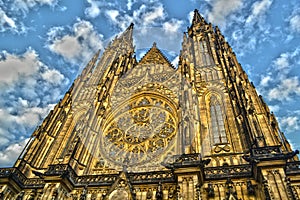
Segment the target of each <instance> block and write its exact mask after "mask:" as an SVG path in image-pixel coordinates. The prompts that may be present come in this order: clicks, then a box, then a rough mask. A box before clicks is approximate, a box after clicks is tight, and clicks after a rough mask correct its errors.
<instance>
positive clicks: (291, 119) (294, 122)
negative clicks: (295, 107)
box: [279, 116, 300, 131]
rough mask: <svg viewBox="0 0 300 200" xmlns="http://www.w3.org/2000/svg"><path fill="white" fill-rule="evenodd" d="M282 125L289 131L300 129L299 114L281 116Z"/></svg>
mask: <svg viewBox="0 0 300 200" xmlns="http://www.w3.org/2000/svg"><path fill="white" fill-rule="evenodd" d="M279 121H280V125H281V126H282V127H283V128H284V129H285V130H287V131H296V130H300V125H299V118H298V116H287V117H281V118H279Z"/></svg>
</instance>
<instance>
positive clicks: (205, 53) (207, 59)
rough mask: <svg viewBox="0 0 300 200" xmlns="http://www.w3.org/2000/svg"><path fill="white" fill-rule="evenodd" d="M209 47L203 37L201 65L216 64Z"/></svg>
mask: <svg viewBox="0 0 300 200" xmlns="http://www.w3.org/2000/svg"><path fill="white" fill-rule="evenodd" d="M208 48H209V47H208V46H207V42H206V41H205V39H201V40H200V41H199V53H200V62H201V63H200V66H210V65H213V64H214V62H213V59H212V57H211V55H210V52H209V49H208Z"/></svg>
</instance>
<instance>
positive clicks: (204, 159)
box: [0, 10, 300, 200]
mask: <svg viewBox="0 0 300 200" xmlns="http://www.w3.org/2000/svg"><path fill="white" fill-rule="evenodd" d="M132 32H133V24H131V25H130V26H129V27H128V28H127V30H125V31H124V32H123V33H122V34H121V35H120V36H118V37H116V38H115V39H114V40H113V41H112V42H111V43H110V44H109V45H108V47H107V48H106V49H105V51H104V52H103V54H102V55H101V56H100V52H97V53H96V54H95V56H94V57H93V58H92V59H91V60H90V62H89V63H88V64H87V66H86V67H85V68H84V69H83V71H82V73H81V75H80V76H79V77H77V78H76V80H75V81H74V83H73V85H72V86H71V88H70V89H69V91H67V93H66V94H65V96H64V98H63V99H62V100H61V101H60V102H59V103H58V104H57V105H56V106H55V108H54V110H52V111H51V112H50V113H49V115H48V116H47V117H46V118H45V120H44V121H43V122H42V124H41V125H40V126H39V127H38V128H37V129H36V130H35V131H34V133H33V134H32V137H31V139H30V141H29V143H28V145H27V146H26V148H25V149H24V151H23V152H22V154H21V155H20V157H19V159H18V160H17V162H16V164H15V165H14V166H13V167H12V168H2V169H0V199H5V200H6V199H18V200H21V199H22V200H29V199H30V200H37V199H45V200H48V199H49V200H50V199H51V200H52V199H70V200H71V199H78V200H85V199H86V200H88V199H91V200H92V199H93V200H96V199H99V200H102V199H103V200H117V199H122V200H126V199H128V200H146V199H153V200H154V199H158V200H164V199H173V200H175V199H176V200H179V199H182V200H193V199H195V200H196V199H197V200H199V199H203V200H204V199H220V200H238V199H245V200H252V199H253V200H254V199H262V200H269V199H276V200H277V199H282V200H285V199H299V198H300V170H299V164H300V163H299V161H298V157H297V155H296V154H297V153H298V151H292V149H291V147H290V145H289V143H288V141H287V140H286V138H285V136H284V134H283V133H282V132H281V131H280V130H279V128H278V124H277V121H276V119H275V116H274V115H273V114H272V113H270V111H269V108H268V106H267V105H266V104H265V102H264V101H263V99H262V97H261V96H259V95H258V94H257V93H256V90H255V87H254V86H253V84H252V83H251V82H249V79H248V77H247V74H246V73H245V71H244V70H243V69H242V67H241V65H240V64H239V63H238V61H237V59H236V57H235V54H234V52H233V51H232V49H231V47H230V46H229V44H228V43H227V42H226V41H225V39H224V37H223V35H222V34H221V32H220V30H219V29H218V28H217V27H215V28H214V27H213V26H212V25H211V24H208V23H207V22H206V21H205V20H204V19H203V17H201V16H200V14H199V13H198V11H197V10H195V13H194V18H193V21H192V25H191V26H190V27H189V28H188V30H187V32H186V33H184V34H183V42H182V50H181V52H180V58H179V65H178V68H175V67H174V66H172V64H171V63H170V62H169V61H168V59H167V58H166V57H165V56H164V55H163V53H162V52H161V51H160V50H159V49H158V47H157V46H156V44H155V43H154V44H153V46H152V48H151V49H150V50H149V51H148V52H147V53H146V54H145V55H144V57H143V58H142V59H141V60H140V61H137V60H136V58H135V56H134V47H133V40H132Z"/></svg>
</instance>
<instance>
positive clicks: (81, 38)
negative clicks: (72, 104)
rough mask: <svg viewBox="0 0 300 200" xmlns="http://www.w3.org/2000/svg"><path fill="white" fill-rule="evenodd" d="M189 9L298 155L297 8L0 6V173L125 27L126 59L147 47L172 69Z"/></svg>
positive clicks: (19, 0) (189, 1)
mask: <svg viewBox="0 0 300 200" xmlns="http://www.w3.org/2000/svg"><path fill="white" fill-rule="evenodd" d="M194 9H198V10H199V12H200V13H201V15H202V16H203V17H204V18H205V19H206V21H208V22H211V23H212V24H213V25H214V26H219V28H220V29H221V32H222V33H223V35H224V36H225V38H226V40H227V41H228V42H229V44H230V45H231V47H232V48H233V51H234V52H235V53H236V56H237V58H238V60H239V62H240V63H241V65H242V67H243V68H244V70H245V71H246V72H247V74H248V76H249V78H250V81H252V82H253V83H254V85H255V87H256V89H257V91H258V93H259V94H260V95H262V96H263V98H264V100H265V101H266V102H267V104H268V105H269V107H270V109H271V110H272V111H273V112H274V113H275V115H276V117H277V120H278V122H279V125H280V127H281V131H282V132H284V133H285V135H286V137H287V138H288V140H289V141H290V143H291V145H292V147H293V149H300V133H299V132H300V45H299V44H300V1H299V0H289V1H275V0H176V1H174V0H162V1H159V0H140V1H137V0H115V1H104V0H76V1H70V0H0V167H6V166H12V165H13V164H14V162H15V161H16V159H17V157H18V156H19V154H20V152H21V150H22V149H23V148H24V146H25V144H26V143H27V141H28V138H29V137H30V135H31V134H32V132H33V131H34V129H35V128H36V127H37V126H38V125H39V124H40V123H41V122H42V120H43V118H45V116H47V114H48V113H49V111H50V110H51V109H52V108H53V107H54V105H55V104H56V103H57V102H58V101H59V99H61V98H62V97H63V96H64V94H65V92H66V91H67V90H68V88H69V87H70V85H71V84H72V82H73V81H74V79H75V78H76V76H78V74H79V73H80V71H81V70H82V69H83V67H84V66H85V65H86V63H87V62H88V60H89V59H90V58H91V56H92V55H93V54H94V53H96V51H97V50H98V49H101V50H102V52H103V50H104V48H105V46H106V45H107V44H108V42H109V41H110V40H111V39H112V38H114V37H115V36H116V35H117V34H120V33H121V32H122V31H124V30H125V29H126V28H127V27H128V26H129V25H130V23H131V22H133V23H134V24H135V26H134V43H135V46H136V56H137V58H140V57H141V56H142V54H143V53H144V52H145V51H146V50H148V49H149V48H150V47H151V46H152V43H153V42H156V43H157V46H158V48H160V49H161V50H163V52H166V54H168V55H167V56H168V57H169V59H172V63H173V64H174V65H176V63H178V54H179V51H180V47H181V41H182V37H183V32H184V31H186V30H187V26H190V23H191V18H192V16H193V11H194Z"/></svg>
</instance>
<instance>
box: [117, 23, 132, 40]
mask: <svg viewBox="0 0 300 200" xmlns="http://www.w3.org/2000/svg"><path fill="white" fill-rule="evenodd" d="M133 26H134V24H133V23H131V24H130V25H129V26H128V28H127V29H126V30H125V31H124V32H123V33H122V34H121V35H120V37H119V38H123V39H125V40H127V41H132V34H133Z"/></svg>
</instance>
